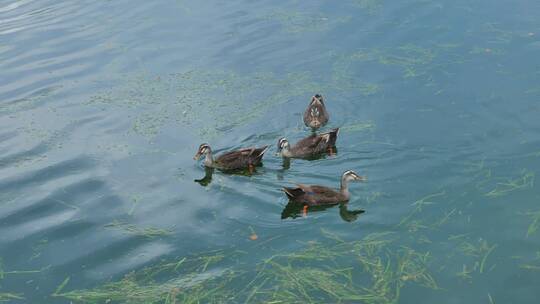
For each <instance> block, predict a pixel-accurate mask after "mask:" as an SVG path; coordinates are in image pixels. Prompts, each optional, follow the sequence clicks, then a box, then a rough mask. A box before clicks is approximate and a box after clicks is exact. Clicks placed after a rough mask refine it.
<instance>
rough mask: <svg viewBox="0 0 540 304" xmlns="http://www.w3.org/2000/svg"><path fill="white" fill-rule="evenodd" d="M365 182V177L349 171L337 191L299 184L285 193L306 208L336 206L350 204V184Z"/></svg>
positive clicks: (285, 190) (285, 188) (345, 173)
mask: <svg viewBox="0 0 540 304" xmlns="http://www.w3.org/2000/svg"><path fill="white" fill-rule="evenodd" d="M365 180H366V178H365V177H363V176H360V175H358V174H356V172H354V171H352V170H347V171H345V172H344V173H343V175H342V176H341V187H340V189H339V190H337V191H336V190H334V189H332V188H328V187H325V186H317V185H303V184H297V185H296V186H297V187H296V188H288V187H284V188H283V192H285V194H286V195H287V197H288V198H289V200H291V201H295V202H298V203H302V204H304V205H305V206H306V207H307V206H322V205H336V204H339V203H345V202H348V201H349V199H350V198H351V194H350V193H349V182H351V181H365ZM304 210H305V209H304Z"/></svg>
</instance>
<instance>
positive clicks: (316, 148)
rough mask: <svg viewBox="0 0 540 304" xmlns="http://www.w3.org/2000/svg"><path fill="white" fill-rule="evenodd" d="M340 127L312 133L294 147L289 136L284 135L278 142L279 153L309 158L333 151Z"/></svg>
mask: <svg viewBox="0 0 540 304" xmlns="http://www.w3.org/2000/svg"><path fill="white" fill-rule="evenodd" d="M338 132H339V128H335V129H333V130H330V131H329V132H326V133H321V134H318V135H317V134H312V135H310V136H308V137H306V138H303V139H301V140H300V141H298V142H297V143H296V144H294V145H293V146H292V147H291V145H290V144H289V141H288V140H287V138H285V137H282V138H280V139H279V140H278V143H277V151H278V152H277V154H278V155H279V156H281V157H283V158H309V157H312V156H315V155H318V154H322V153H325V152H330V153H333V152H332V151H333V150H332V148H333V147H334V146H335V145H336V140H337V136H338Z"/></svg>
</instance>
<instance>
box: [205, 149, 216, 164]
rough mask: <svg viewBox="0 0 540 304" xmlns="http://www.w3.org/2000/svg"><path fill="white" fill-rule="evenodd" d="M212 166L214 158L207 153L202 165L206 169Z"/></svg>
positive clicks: (210, 152)
mask: <svg viewBox="0 0 540 304" xmlns="http://www.w3.org/2000/svg"><path fill="white" fill-rule="evenodd" d="M213 164H214V157H212V151H208V153H206V155H205V156H204V165H205V166H207V167H212V165H213Z"/></svg>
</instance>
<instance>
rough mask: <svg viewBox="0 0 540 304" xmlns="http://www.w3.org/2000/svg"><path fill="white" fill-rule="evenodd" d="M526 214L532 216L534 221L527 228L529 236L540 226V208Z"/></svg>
mask: <svg viewBox="0 0 540 304" xmlns="http://www.w3.org/2000/svg"><path fill="white" fill-rule="evenodd" d="M525 215H527V216H529V217H531V218H532V222H531V224H530V225H529V227H528V228H527V237H529V236H531V235H533V234H535V233H536V231H537V230H538V227H540V210H538V211H534V212H526V213H525Z"/></svg>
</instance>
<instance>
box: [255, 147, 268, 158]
mask: <svg viewBox="0 0 540 304" xmlns="http://www.w3.org/2000/svg"><path fill="white" fill-rule="evenodd" d="M269 147H270V146H264V147H261V148H259V149H257V158H259V159H261V158H262V157H263V155H264V153H265V152H266V151H268V148H269Z"/></svg>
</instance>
